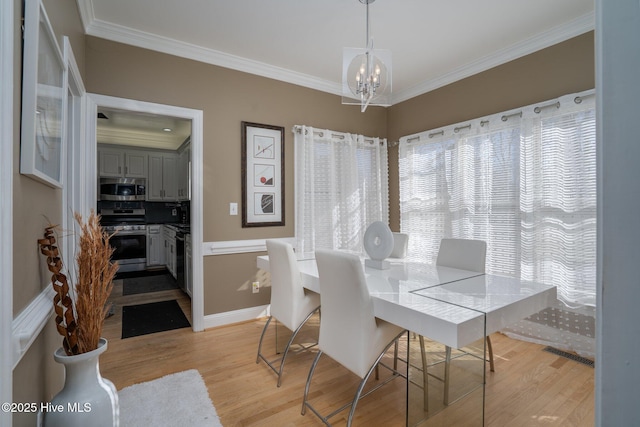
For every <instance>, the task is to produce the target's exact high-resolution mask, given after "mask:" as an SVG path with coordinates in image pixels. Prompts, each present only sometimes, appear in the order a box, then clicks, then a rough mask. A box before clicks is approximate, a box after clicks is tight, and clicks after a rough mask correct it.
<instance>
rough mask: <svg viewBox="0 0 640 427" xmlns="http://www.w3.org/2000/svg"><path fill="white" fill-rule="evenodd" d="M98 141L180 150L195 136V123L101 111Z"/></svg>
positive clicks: (106, 110) (178, 119)
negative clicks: (193, 134) (193, 125)
mask: <svg viewBox="0 0 640 427" xmlns="http://www.w3.org/2000/svg"><path fill="white" fill-rule="evenodd" d="M97 120H98V121H97V126H96V139H97V142H98V143H99V144H115V145H126V146H134V147H144V148H156V149H160V150H177V149H178V148H179V147H180V146H181V145H182V144H183V143H184V142H185V140H187V139H188V138H189V137H190V136H191V120H185V119H181V118H177V117H169V116H159V115H156V114H147V113H140V112H133V111H126V110H118V109H114V108H104V107H98V119H97Z"/></svg>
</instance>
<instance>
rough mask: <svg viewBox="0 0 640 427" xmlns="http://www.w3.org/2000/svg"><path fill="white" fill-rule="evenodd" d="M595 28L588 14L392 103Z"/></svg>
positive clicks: (410, 91) (404, 93) (405, 93)
mask: <svg viewBox="0 0 640 427" xmlns="http://www.w3.org/2000/svg"><path fill="white" fill-rule="evenodd" d="M594 28H595V13H593V12H592V13H589V14H586V15H584V16H581V17H580V18H577V19H574V20H573V21H571V22H569V23H567V24H565V25H561V26H558V27H554V28H552V29H550V30H549V31H546V32H544V33H540V34H537V35H536V36H534V37H531V38H529V39H527V40H524V41H522V42H520V43H515V44H513V45H511V46H508V47H507V48H505V49H501V50H498V51H496V52H494V53H492V54H491V55H488V56H485V57H483V58H480V59H478V60H476V61H472V62H469V63H467V64H466V65H464V66H462V67H459V68H457V69H454V70H453V71H451V72H449V73H447V74H444V75H442V76H440V77H436V78H434V79H431V80H427V81H425V82H423V83H422V84H419V85H416V86H414V87H412V88H409V89H407V90H405V91H402V92H397V93H394V94H393V103H394V104H397V103H398V102H402V101H406V100H407V99H411V98H413V97H415V96H418V95H422V94H423V93H427V92H430V91H432V90H435V89H438V88H440V87H443V86H446V85H448V84H450V83H453V82H456V81H458V80H462V79H464V78H467V77H470V76H473V75H474V74H478V73H480V72H482V71H486V70H488V69H490V68H493V67H497V66H498V65H502V64H505V63H507V62H509V61H513V60H514V59H517V58H520V57H523V56H525V55H529V54H531V53H534V52H536V51H538V50H541V49H544V48H547V47H549V46H553V45H554V44H557V43H560V42H563V41H566V40H569V39H570V38H573V37H576V36H579V35H581V34H584V33H586V32H588V31H591V30H593V29H594Z"/></svg>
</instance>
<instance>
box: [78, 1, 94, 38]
mask: <svg viewBox="0 0 640 427" xmlns="http://www.w3.org/2000/svg"><path fill="white" fill-rule="evenodd" d="M76 3H77V5H78V12H80V21H81V22H82V27H83V28H84V32H85V34H86V33H87V29H88V28H89V26H90V25H91V23H92V22H93V21H95V20H96V14H95V12H94V11H93V1H92V0H76Z"/></svg>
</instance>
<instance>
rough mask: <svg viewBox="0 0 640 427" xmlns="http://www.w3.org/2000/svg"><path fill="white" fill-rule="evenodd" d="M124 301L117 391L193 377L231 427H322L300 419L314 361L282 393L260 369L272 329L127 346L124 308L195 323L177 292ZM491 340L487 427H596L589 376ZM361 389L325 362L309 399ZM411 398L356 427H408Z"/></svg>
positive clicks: (113, 373) (334, 403) (387, 392)
mask: <svg viewBox="0 0 640 427" xmlns="http://www.w3.org/2000/svg"><path fill="white" fill-rule="evenodd" d="M121 294H122V289H121V285H120V284H119V283H118V282H116V287H115V288H114V292H113V297H112V300H113V301H114V302H115V304H116V314H115V315H114V316H112V317H110V318H108V319H107V321H106V323H105V329H104V333H103V335H104V336H105V337H106V338H107V339H108V340H109V348H108V350H107V351H106V352H105V353H104V354H103V355H102V356H101V357H100V369H101V372H102V375H103V376H104V377H105V378H108V379H109V380H111V381H113V383H114V384H115V385H116V387H117V388H118V390H120V389H122V388H124V387H127V386H129V385H132V384H135V383H140V382H144V381H149V380H152V379H155V378H159V377H162V376H164V375H167V374H171V373H174V372H179V371H183V370H187V369H197V370H198V371H199V372H200V374H201V375H202V377H203V378H204V381H205V383H206V385H207V388H208V390H209V396H210V397H211V400H212V402H213V404H214V406H215V408H216V411H217V412H218V415H219V416H220V419H221V421H222V424H223V425H224V426H225V427H231V426H278V427H281V426H322V425H324V424H323V423H322V422H320V421H319V420H318V419H317V418H316V417H315V416H314V415H313V414H312V413H311V412H310V411H307V414H306V415H305V416H302V415H300V409H301V405H302V393H303V391H304V384H305V381H306V378H307V374H308V370H309V366H310V364H311V362H312V360H313V357H314V354H313V353H311V352H305V353H300V354H297V355H292V356H290V357H289V359H288V360H287V365H286V368H285V375H284V377H283V380H282V386H281V387H280V388H277V387H276V376H275V374H274V373H273V371H271V370H270V369H269V368H268V367H267V366H266V365H265V364H264V363H262V362H261V363H260V364H256V362H255V361H256V350H257V344H258V339H259V337H260V333H261V331H262V328H263V326H264V324H265V321H266V319H257V320H255V321H249V322H245V323H240V324H234V325H229V326H224V327H218V328H213V329H209V330H206V331H204V332H199V333H194V332H192V331H191V330H190V329H178V330H174V331H167V332H161V333H156V334H150V335H144V336H140V337H133V338H127V339H124V340H122V339H120V334H121V322H122V316H121V306H122V305H123V304H124V305H128V304H139V303H142V302H152V301H160V300H166V299H178V301H179V303H180V305H181V307H182V308H183V310H184V311H185V314H186V315H187V317H189V318H190V300H189V298H188V297H187V296H186V295H185V294H183V293H182V291H178V290H176V291H164V292H158V293H155V294H145V295H134V296H127V297H122V296H121ZM270 330H271V332H270V334H269V335H268V336H266V337H265V344H264V350H265V351H266V352H269V351H271V350H272V351H275V349H274V348H273V347H274V346H273V344H270V343H273V341H274V333H273V331H274V328H272V327H270ZM491 338H492V341H493V347H494V352H495V360H496V367H495V369H496V371H495V372H493V373H491V372H488V371H487V380H486V381H487V383H486V412H485V421H486V425H487V426H492V427H502V426H550V425H551V426H563V427H564V426H579V427H584V426H591V425H593V419H594V406H593V401H594V370H593V368H591V367H588V366H585V365H583V364H580V363H578V362H575V361H572V360H569V359H565V358H563V357H559V356H556V355H553V354H550V353H548V352H545V351H542V348H543V347H542V346H540V345H536V344H531V343H526V342H521V341H517V340H513V339H510V338H507V337H506V336H504V335H502V334H493V335H492V337H491ZM383 371H384V370H381V373H382V372H383ZM357 382H358V378H357V377H356V376H355V375H353V374H351V373H350V372H348V371H347V370H345V369H344V368H342V367H341V366H339V365H338V364H337V363H335V362H333V361H331V359H329V358H328V357H323V358H322V359H321V361H320V363H319V365H318V369H317V370H316V374H315V376H314V381H313V383H312V387H311V393H310V399H311V400H312V402H315V403H317V404H318V405H319V409H320V410H321V411H324V412H330V411H331V409H334V408H336V407H338V406H340V405H341V404H342V403H344V402H345V401H348V400H350V399H351V398H352V397H353V393H354V392H355V388H356V385H357ZM405 390H406V385H405V383H404V380H402V379H397V380H394V381H392V382H391V383H390V384H388V385H387V386H385V387H383V388H382V389H380V390H378V391H376V392H375V393H373V394H372V395H370V396H369V397H367V398H365V399H363V400H362V401H361V402H360V403H359V404H358V407H357V411H356V418H355V422H354V425H356V426H392V427H394V426H403V425H404V419H405V418H404V417H405V393H406V392H405ZM188 398H189V397H188V396H176V399H188ZM167 405H171V402H167ZM327 409H329V411H327ZM347 412H348V411H343V413H341V414H340V415H338V416H337V417H335V418H333V419H332V422H333V425H336V426H344V425H346V423H345V420H344V418H345V417H346V415H347V414H346V413H347ZM425 425H428V426H433V425H443V426H444V425H447V426H450V425H459V424H457V423H455V424H451V423H450V422H448V423H446V424H445V423H442V424H437V423H435V422H430V423H428V424H425Z"/></svg>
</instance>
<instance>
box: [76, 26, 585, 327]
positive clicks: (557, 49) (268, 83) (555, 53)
mask: <svg viewBox="0 0 640 427" xmlns="http://www.w3.org/2000/svg"><path fill="white" fill-rule="evenodd" d="M86 46H87V50H86V52H85V55H86V78H85V84H86V86H87V89H88V91H89V92H94V93H99V94H104V95H111V96H118V97H123V98H132V99H137V100H143V101H150V102H158V103H164V104H171V105H178V106H183V107H188V108H195V109H200V110H203V111H204V204H203V206H204V212H203V214H204V218H205V225H204V241H228V240H244V239H260V238H269V237H290V236H293V234H294V222H293V214H294V210H293V207H294V204H293V189H294V185H295V184H294V183H293V156H292V152H293V135H292V134H291V132H290V129H291V127H292V126H293V125H295V124H305V125H311V126H314V127H321V128H329V129H333V130H338V131H345V132H356V133H362V134H365V135H372V136H381V137H387V138H389V140H390V141H397V140H398V139H399V138H400V137H401V136H403V135H407V134H411V133H415V132H419V131H423V130H428V129H432V128H435V127H438V126H442V125H446V124H452V123H457V122H459V121H463V120H466V119H471V118H475V117H480V116H483V115H487V114H491V113H495V112H500V111H505V110H508V109H511V108H516V107H519V106H523V105H528V104H531V103H534V102H537V101H542V100H546V99H551V98H554V97H557V96H560V95H563V94H567V93H571V92H577V91H581V90H585V89H590V88H593V87H594V54H593V52H594V46H593V33H587V34H585V35H582V36H579V37H576V38H574V39H571V40H568V41H566V42H564V43H560V44H558V45H556V46H552V47H550V48H548V49H544V50H542V51H540V52H536V53H534V54H531V55H528V56H525V57H523V58H520V59H517V60H514V61H511V62H509V63H507V64H504V65H501V66H499V67H496V68H493V69H491V70H488V71H486V72H483V73H480V74H477V75H475V76H472V77H469V78H467V79H464V80H461V81H459V82H456V83H453V84H450V85H448V86H445V87H443V88H440V89H437V90H434V91H432V92H430V93H427V94H424V95H422V96H419V97H416V98H413V99H411V100H408V101H405V102H403V103H400V104H398V105H395V106H393V107H391V108H389V109H381V108H370V109H368V110H367V112H366V113H365V114H361V113H360V112H359V110H358V109H357V108H356V107H353V106H342V105H340V99H339V97H338V96H335V95H330V94H326V93H322V92H318V91H314V90H311V89H306V88H303V87H299V86H295V85H291V84H287V83H283V82H280V81H276V80H271V79H266V78H262V77H258V76H254V75H250V74H246V73H241V72H237V71H233V70H229V69H225V68H221V67H217V66H212V65H208V64H203V63H199V62H195V61H191V60H187V59H183V58H177V57H174V56H170V55H165V54H162V53H158V52H152V51H148V50H145V49H140V48H136V47H132V46H127V45H122V44H119V43H114V42H109V41H106V40H102V39H98V38H94V37H87V44H86ZM243 120H244V121H252V122H257V123H266V124H272V125H278V126H283V127H284V128H285V153H286V160H285V174H286V178H285V182H286V185H285V190H286V191H285V193H286V197H285V204H286V209H285V217H286V225H285V226H284V227H264V228H242V227H241V217H240V216H229V215H228V209H229V207H228V206H229V203H230V202H238V203H241V189H240V122H241V121H243ZM387 125H388V127H387ZM389 172H390V182H391V186H390V202H391V227H392V228H393V229H394V230H398V229H399V227H400V220H399V209H398V207H397V204H398V203H397V201H398V189H397V186H398V171H397V148H392V149H391V150H390V165H389ZM255 255H256V254H242V255H225V256H209V257H205V261H204V287H205V301H204V303H205V315H209V314H216V313H222V312H226V311H232V310H237V309H241V308H246V307H252V306H257V305H261V304H266V303H268V301H269V294H268V292H262V293H260V294H252V293H251V291H250V289H249V287H248V286H247V284H248V283H250V282H251V281H252V280H253V279H254V278H255V274H256V273H257V271H256V269H255V263H254V260H255Z"/></svg>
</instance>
